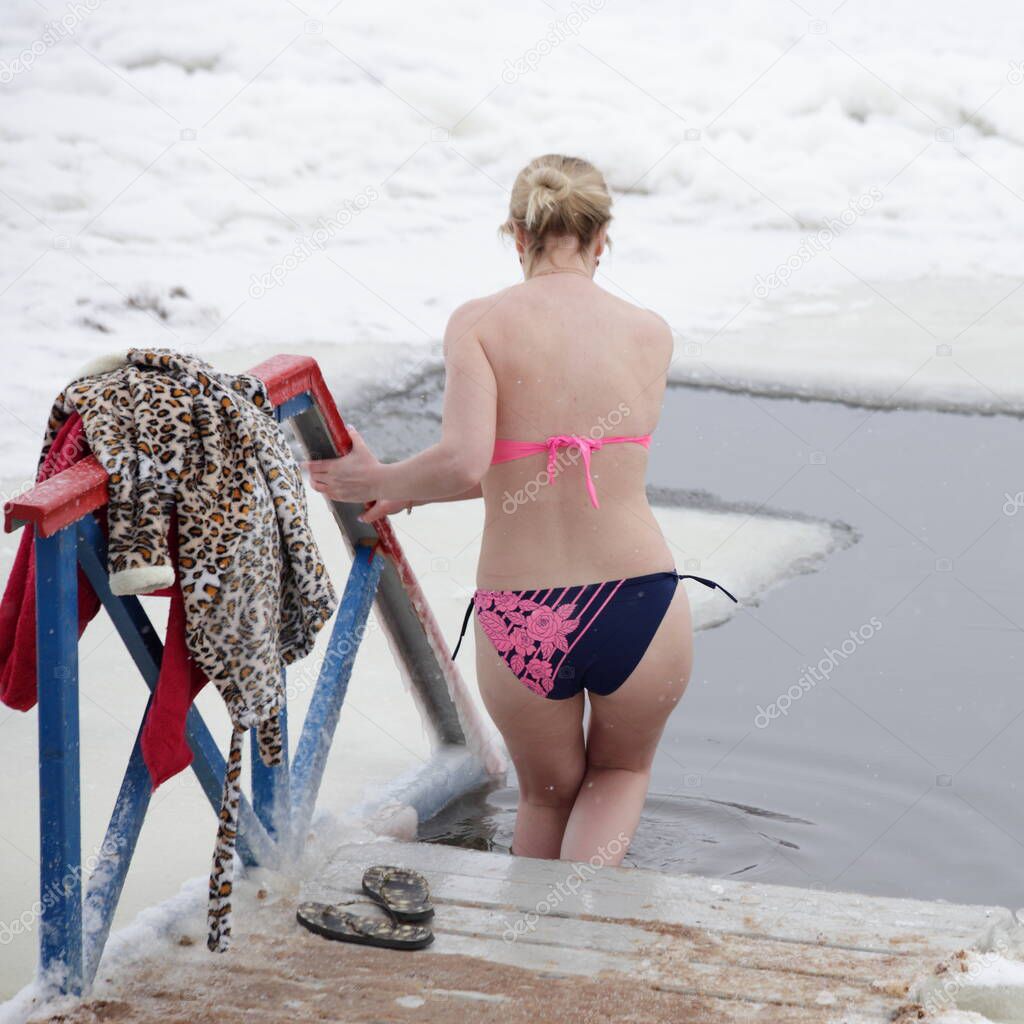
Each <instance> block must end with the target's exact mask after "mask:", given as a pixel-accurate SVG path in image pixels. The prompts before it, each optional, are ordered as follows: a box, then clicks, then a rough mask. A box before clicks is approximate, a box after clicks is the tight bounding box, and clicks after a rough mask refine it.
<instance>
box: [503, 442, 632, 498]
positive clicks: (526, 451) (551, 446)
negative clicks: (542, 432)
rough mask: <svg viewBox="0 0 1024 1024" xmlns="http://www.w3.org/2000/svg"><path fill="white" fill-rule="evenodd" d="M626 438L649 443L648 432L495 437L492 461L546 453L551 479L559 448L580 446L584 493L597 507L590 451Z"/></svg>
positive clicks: (550, 478) (509, 460) (555, 470)
mask: <svg viewBox="0 0 1024 1024" xmlns="http://www.w3.org/2000/svg"><path fill="white" fill-rule="evenodd" d="M626 441H629V442H631V443H632V444H642V445H643V446H644V447H645V448H650V446H651V435H650V434H644V435H643V436H642V437H601V438H594V437H580V436H579V435H578V434H553V435H552V436H551V437H549V438H548V439H547V440H545V441H506V440H505V439H504V438H500V437H499V438H498V439H497V440H496V441H495V442H494V455H493V457H492V458H491V465H492V466H494V465H497V464H498V463H499V462H511V461H512V460H513V459H525V458H526V456H527V455H539V454H540V453H541V452H547V453H548V479H549V480H552V481H553V480H554V479H555V477H556V476H557V475H558V474H557V470H558V467H557V465H556V461H557V459H558V449H559V448H579V450H580V452H581V453H582V455H583V468H584V469H585V470H586V474H587V493H588V494H589V495H590V503H591V505H593V506H594V508H600V507H601V506H600V505H598V503H597V491H596V490H595V489H594V481H593V478H592V477H591V475H590V453H591V452H596V451H597V450H598V449H600V448H603V447H604V446H605V445H606V444H622V443H623V442H626Z"/></svg>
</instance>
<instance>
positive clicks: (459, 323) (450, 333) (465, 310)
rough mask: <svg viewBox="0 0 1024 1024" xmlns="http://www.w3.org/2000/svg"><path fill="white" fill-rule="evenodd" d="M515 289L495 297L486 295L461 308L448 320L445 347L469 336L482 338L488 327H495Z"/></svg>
mask: <svg viewBox="0 0 1024 1024" xmlns="http://www.w3.org/2000/svg"><path fill="white" fill-rule="evenodd" d="M514 290H515V289H514V288H503V289H502V290H501V291H500V292H495V293H494V294H493V295H484V296H482V297H481V298H478V299H470V300H469V301H468V302H464V303H463V304H462V305H461V306H459V307H458V308H457V309H456V310H455V311H454V312H453V313H452V315H451V316H450V317H449V318H448V327H447V329H446V330H445V345H446V346H448V345H450V344H452V343H454V342H456V341H458V340H459V339H460V338H464V337H467V336H473V337H477V338H479V337H480V334H481V333H482V332H483V331H486V330H487V328H488V326H493V325H494V324H495V323H496V322H497V319H498V317H499V315H500V312H499V311H500V310H501V308H502V306H503V305H506V304H507V300H508V298H509V296H510V293H511V292H513V291H514Z"/></svg>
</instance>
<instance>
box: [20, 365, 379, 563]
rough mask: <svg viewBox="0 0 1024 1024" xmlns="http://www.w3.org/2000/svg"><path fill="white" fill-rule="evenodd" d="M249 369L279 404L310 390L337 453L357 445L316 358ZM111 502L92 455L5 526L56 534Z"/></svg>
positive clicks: (33, 493) (38, 492)
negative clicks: (28, 527)
mask: <svg viewBox="0 0 1024 1024" xmlns="http://www.w3.org/2000/svg"><path fill="white" fill-rule="evenodd" d="M249 373H251V374H252V375H253V376H254V377H259V379H260V380H262V381H263V382H264V384H266V386H267V393H268V394H269V396H270V401H271V402H272V403H273V404H274V405H275V406H278V405H282V404H284V403H285V402H287V401H288V400H289V399H291V398H296V397H297V396H298V395H302V394H306V393H308V394H309V396H310V398H311V399H312V401H313V404H314V405H315V406H316V407H317V409H319V411H320V415H321V416H323V419H324V423H325V424H326V426H327V430H328V432H329V433H330V435H331V440H332V441H333V442H334V447H335V448H336V449H337V451H338V454H339V455H344V454H345V453H346V452H348V451H349V449H350V448H351V447H352V441H351V439H350V438H349V435H348V431H347V430H346V429H345V423H344V421H343V420H342V418H341V414H340V413H339V412H338V407H337V406H336V405H335V404H334V398H333V397H332V396H331V393H330V391H328V390H327V384H326V382H325V381H324V376H323V373H322V372H321V371H320V366H319V364H318V363H317V361H316V360H315V359H313V358H312V357H311V356H285V355H282V356H273V357H272V358H270V359H268V360H266V361H265V362H262V363H260V364H259V366H254V367H253V368H252V369H251V370H250V371H249ZM106 503H107V473H106V471H105V470H104V469H103V467H102V466H101V465H100V464H99V462H97V461H96V458H95V457H94V456H91V455H90V456H89V457H88V458H85V459H83V460H82V461H81V462H78V463H76V464H75V465H74V466H72V467H71V468H70V469H66V470H64V472H62V473H58V474H57V475H56V476H53V477H50V479H49V480H44V481H43V482H42V483H40V484H36V486H35V487H33V488H32V489H31V490H29V491H26V492H25V493H24V494H21V495H19V496H18V497H17V498H14V499H12V500H11V501H9V502H7V504H6V505H5V506H4V529H5V530H6V531H7V532H8V533H10V532H11V531H13V530H16V529H18V528H19V527H21V526H24V525H25V524H30V525H31V526H33V527H34V528H35V530H36V533H37V535H38V536H41V537H51V536H53V534H55V533H56V532H57V531H58V530H60V529H62V528H63V527H65V526H68V525H70V524H71V523H74V522H76V521H77V520H79V519H81V518H82V516H84V515H87V514H88V513H89V512H93V511H95V510H96V509H98V508H101V507H102V506H103V505H105V504H106ZM381 525H383V527H384V528H383V529H380V528H378V530H377V532H378V534H379V535H380V538H381V541H382V545H383V546H384V547H385V548H386V549H387V548H390V547H391V545H390V543H389V541H390V539H391V536H392V534H391V529H390V527H389V526H387V525H386V524H381Z"/></svg>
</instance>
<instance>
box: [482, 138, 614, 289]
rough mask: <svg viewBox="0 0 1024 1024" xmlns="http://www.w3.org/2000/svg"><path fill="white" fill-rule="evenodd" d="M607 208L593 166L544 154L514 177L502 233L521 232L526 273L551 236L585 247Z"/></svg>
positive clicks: (604, 192) (601, 223)
mask: <svg viewBox="0 0 1024 1024" xmlns="http://www.w3.org/2000/svg"><path fill="white" fill-rule="evenodd" d="M611 205H612V197H611V195H610V194H609V192H608V186H607V185H606V184H605V180H604V178H603V177H602V175H601V172H600V171H598V170H597V168H596V167H594V165H593V164H591V163H589V162H588V161H586V160H583V159H582V158H580V157H572V156H561V155H559V154H557V153H548V154H547V155H546V156H539V157H537V158H536V159H535V160H531V161H530V163H528V164H527V165H526V166H525V167H524V168H523V169H522V170H521V171H520V172H519V174H518V175H516V180H515V183H514V184H513V186H512V194H511V196H510V199H509V209H508V219H507V220H506V221H505V223H504V224H503V225H502V227H501V230H502V231H503V232H505V233H506V234H510V235H514V234H515V233H516V232H517V231H520V230H521V231H523V232H525V233H526V235H527V236H528V237H527V238H526V241H525V251H524V264H523V265H524V266H525V267H526V269H527V271H529V269H530V267H531V266H532V265H533V262H534V260H535V259H536V258H537V256H538V255H539V254H540V253H541V252H543V251H544V246H545V244H546V242H547V240H548V238H550V237H553V236H559V237H565V236H569V237H572V238H575V239H576V242H577V245H578V246H579V248H581V249H583V248H586V247H587V246H589V245H590V243H591V242H592V241H593V240H594V238H595V236H596V235H597V233H598V232H599V231H600V230H601V229H602V228H604V227H605V226H606V225H607V224H608V222H609V221H610V220H611V219H612V214H611Z"/></svg>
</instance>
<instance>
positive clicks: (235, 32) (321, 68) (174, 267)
mask: <svg viewBox="0 0 1024 1024" xmlns="http://www.w3.org/2000/svg"><path fill="white" fill-rule="evenodd" d="M327 7H328V5H327V4H326V2H325V3H324V4H323V5H316V6H315V7H310V8H308V9H307V8H306V5H295V4H288V3H283V2H273V0H267V2H265V3H263V4H261V5H259V6H258V11H253V10H252V8H251V5H249V4H243V3H242V0H225V2H223V3H220V4H217V5H216V6H215V8H214V9H212V10H211V9H209V8H208V5H205V4H204V5H200V4H199V3H198V2H197V0H183V3H180V4H174V5H165V6H163V7H160V8H158V9H155V10H150V9H149V8H148V7H147V8H145V9H144V8H141V7H139V6H138V5H134V4H131V3H130V2H129V0H79V2H77V3H69V4H67V6H66V7H62V6H60V5H59V4H58V3H57V0H39V2H36V0H11V3H9V4H8V5H7V6H6V9H5V21H4V25H3V26H2V28H0V87H2V88H3V91H4V94H5V95H4V101H5V102H4V104H3V113H2V117H0V225H2V227H3V229H4V234H5V238H6V242H5V245H4V247H3V251H2V253H0V327H2V329H3V335H4V337H5V338H6V339H7V342H8V343H7V346H6V354H7V379H8V381H10V382H12V383H11V384H8V385H7V386H5V387H4V389H3V392H2V394H0V403H2V405H3V407H4V408H5V409H6V411H7V412H8V414H9V423H8V426H9V428H10V429H9V430H8V431H6V432H5V435H4V438H3V442H2V444H0V473H3V474H4V475H14V476H23V475H25V474H27V473H28V472H30V470H31V467H32V461H33V458H34V452H32V450H31V449H33V448H34V446H35V445H36V444H37V443H38V437H39V434H40V431H41V426H42V422H43V418H44V416H45V412H46V409H47V407H48V405H49V402H50V400H51V399H52V396H53V393H54V391H55V390H56V389H58V388H59V387H60V386H61V385H62V384H63V383H64V382H65V380H66V378H67V377H68V375H69V374H70V372H71V371H72V369H73V368H74V367H75V366H77V365H78V364H80V363H81V362H82V361H83V360H84V359H86V358H88V357H91V356H95V355H97V354H101V353H103V352H106V351H108V350H109V349H110V348H112V347H122V348H123V347H124V346H125V345H129V344H154V343H159V344H167V345H172V346H177V347H180V348H185V349H190V350H198V351H202V352H210V353H213V352H219V351H225V350H228V351H237V350H240V349H252V348H256V347H261V346H266V347H268V348H270V349H271V350H275V351H278V350H280V349H282V348H285V349H288V348H291V349H294V350H300V351H304V350H306V349H308V348H309V347H310V346H319V347H321V348H323V349H325V350H328V351H331V352H332V353H333V355H335V356H336V358H337V363H336V365H339V366H342V365H343V366H344V367H345V369H346V371H347V373H346V378H347V380H348V385H347V386H348V387H350V388H353V389H354V388H357V387H363V386H365V384H366V382H367V381H368V380H369V379H372V378H373V377H374V376H375V375H376V374H379V373H382V372H386V373H388V374H389V375H391V379H392V381H393V382H394V383H401V382H402V380H403V379H405V373H404V372H403V369H404V370H405V371H406V372H407V373H410V374H411V373H412V372H413V371H414V370H415V368H416V364H415V361H409V360H407V359H403V358H394V357H393V356H391V355H389V352H388V350H389V349H391V348H392V347H393V346H394V347H397V348H398V349H401V350H402V353H403V356H404V354H405V352H406V351H407V349H408V348H409V347H413V348H418V349H420V354H419V356H418V357H417V358H418V359H422V360H424V361H425V362H426V363H428V364H431V363H436V361H437V351H436V344H432V343H436V340H437V339H438V338H439V337H440V335H441V332H442V330H443V325H444V321H445V319H446V317H447V315H448V313H449V312H450V311H451V310H452V308H454V307H455V306H456V305H458V304H459V303H460V302H462V301H464V300H465V299H466V298H467V297H470V296H472V295H473V294H480V293H485V292H488V291H492V290H495V289H497V288H499V287H502V286H504V285H506V284H508V283H510V282H511V281H512V280H513V279H514V273H513V271H514V269H515V262H514V258H513V256H512V255H511V254H510V253H509V251H508V250H507V248H505V247H503V245H502V243H500V242H499V241H498V240H497V238H496V237H495V233H494V229H495V227H496V226H497V224H498V223H499V222H500V220H501V219H502V217H503V214H504V206H505V203H506V201H507V190H508V188H509V185H510V183H511V181H512V178H513V177H514V175H515V173H516V171H517V170H518V169H519V167H520V166H521V165H522V164H523V163H524V162H525V160H526V159H528V158H529V157H530V156H532V155H535V154H536V153H538V152H544V151H550V150H553V149H557V150H564V151H570V152H581V153H584V154H585V155H588V156H589V157H591V158H592V159H594V160H595V161H596V162H597V164H598V165H599V166H601V167H602V168H603V169H604V170H605V172H606V174H607V177H608V179H609V181H610V183H611V185H612V187H613V189H614V190H615V192H616V198H617V204H616V221H615V223H614V225H613V237H614V241H615V246H614V251H613V253H612V254H610V255H609V257H608V258H607V259H605V260H603V261H602V271H601V283H602V284H604V285H605V286H606V287H608V288H610V289H612V290H614V291H618V292H620V293H621V294H623V295H626V296H628V297H632V298H633V299H635V300H636V301H638V302H640V303H642V304H643V305H647V306H650V307H652V308H655V309H657V310H659V311H660V312H661V313H662V314H663V315H664V316H665V317H666V318H667V319H668V320H669V321H670V322H671V323H672V324H673V326H674V328H675V329H676V331H677V335H678V343H679V351H680V354H681V355H682V356H683V358H681V359H680V361H679V362H678V363H677V366H676V368H675V373H676V374H677V376H678V377H679V378H680V379H695V380H700V381H703V382H706V383H722V382H720V381H717V380H716V377H715V375H716V374H717V375H721V377H722V378H723V381H724V382H725V383H726V384H727V385H728V386H756V387H775V388H783V389H798V390H800V391H809V392H813V391H815V390H817V389H821V390H823V391H825V392H826V393H829V394H830V395H831V394H833V393H836V392H837V393H838V396H839V397H842V398H848V399H852V400H857V401H861V400H871V401H875V402H880V401H884V400H886V396H889V395H890V394H891V393H892V392H893V391H894V390H896V389H897V388H899V386H900V385H902V384H903V383H904V381H905V380H906V379H907V377H908V376H909V375H910V374H911V373H912V372H913V371H914V370H915V369H916V368H917V367H918V366H919V365H920V363H921V362H922V361H923V360H924V359H925V357H926V355H927V350H928V346H930V348H931V349H932V351H933V353H934V348H935V345H936V344H943V343H949V342H951V341H952V340H953V339H952V337H951V336H947V333H946V332H945V331H942V330H939V331H936V332H935V333H936V335H937V337H938V339H939V340H938V341H935V339H931V338H929V336H928V335H927V334H924V333H922V332H921V331H920V330H919V329H918V328H917V327H916V326H915V322H920V321H921V317H922V315H923V309H924V308H925V307H924V306H923V305H922V304H921V303H917V302H915V301H913V298H912V297H908V290H909V291H910V292H913V289H914V288H917V287H919V286H921V285H928V284H930V285H931V286H932V287H933V288H935V289H937V290H941V287H942V282H943V281H944V280H946V279H953V280H956V281H957V282H962V289H963V294H964V303H963V306H964V312H965V313H966V314H967V316H966V321H967V323H970V322H971V321H973V320H975V319H978V323H977V324H975V325H974V326H973V327H971V328H970V329H969V330H968V332H967V333H966V334H965V335H964V336H963V337H962V338H961V339H960V341H961V345H962V347H963V366H964V369H963V370H962V369H960V368H959V367H957V366H955V365H954V363H953V362H952V361H950V360H949V359H948V358H947V360H946V362H945V363H940V364H939V365H938V366H937V367H935V368H933V369H932V370H929V371H928V372H926V373H924V374H922V375H921V376H918V377H917V378H915V382H914V384H915V386H914V388H912V389H910V391H909V392H906V393H903V394H901V396H900V397H901V398H905V399H906V400H908V401H909V400H913V401H915V402H920V403H923V404H928V403H929V402H931V401H933V400H934V401H943V402H945V401H948V400H951V399H956V400H957V401H962V403H963V404H966V405H967V406H971V407H973V406H975V405H981V406H984V405H986V404H992V403H993V396H992V395H991V394H990V393H988V392H986V391H985V390H984V387H983V386H982V385H979V384H978V381H979V380H980V381H981V382H982V383H983V385H984V386H987V387H989V388H991V389H992V391H994V392H996V393H998V394H1000V395H1001V396H1002V399H1001V400H1002V401H1003V404H1004V405H1005V406H1007V407H1009V408H1011V409H1013V410H1016V411H1018V412H1019V411H1021V409H1024V393H1022V390H1021V389H1024V384H1021V383H1020V382H1021V381H1022V380H1024V373H1021V372H1020V370H1021V369H1022V365H1021V361H1022V360H1024V356H1022V355H1021V348H1020V346H1011V345H1010V344H1009V343H1008V340H1007V337H1006V336H1007V333H1008V331H1009V330H1010V329H1013V328H1016V327H1019V325H1020V323H1021V320H1022V313H1021V309H1022V306H1021V303H1022V302H1024V295H1022V294H1020V293H1018V294H1017V295H1016V296H1014V297H1011V298H1009V299H1005V301H1004V303H1003V304H1002V306H1000V309H1001V311H1002V314H1003V315H1004V317H1005V318H1006V322H1005V323H1002V322H1000V323H998V324H995V325H994V324H992V323H990V322H989V320H988V319H987V318H986V317H985V316H984V314H986V312H987V311H988V310H989V309H990V307H992V306H993V304H995V303H996V302H998V300H999V299H1000V298H1001V297H1003V296H1005V295H1006V294H1007V293H1008V292H1009V291H1010V288H1011V287H1012V285H1013V284H1014V283H1015V281H1014V280H1013V279H1014V276H1015V272H1016V262H1015V259H1014V252H1015V249H1014V248H1012V247H1014V246H1015V245H1016V238H1015V235H1017V234H1018V233H1019V228H1020V226H1021V223H1022V208H1021V196H1020V195H1019V194H1018V191H1017V190H1016V186H1015V185H1014V182H1017V181H1019V180H1021V173H1022V170H1024V151H1022V149H1021V146H1020V142H1021V136H1020V127H1019V117H1018V116H1017V114H1018V111H1019V108H1020V102H1021V97H1022V96H1024V82H1022V80H1024V73H1022V72H1021V70H1020V63H1019V62H1020V60H1021V57H1022V55H1021V54H1019V53H1014V52H1012V51H1011V50H1009V49H1008V48H1007V45H1006V43H1005V41H1006V40H1009V39H1013V38H1020V37H1021V28H1022V27H1024V25H1022V23H1024V11H1022V9H1021V8H1020V6H1019V5H1014V4H1010V3H1009V2H1008V0H986V2H982V3H980V4H979V5H977V6H976V7H974V8H972V16H971V18H970V19H964V18H963V16H962V12H961V8H960V6H959V5H958V4H955V3H954V2H953V0H941V2H939V3H936V4H933V5H930V7H929V16H928V18H927V19H924V18H921V17H920V15H919V13H918V12H916V11H915V10H914V9H913V8H912V7H909V6H906V7H901V6H900V5H892V4H887V3H883V2H882V0H863V2H860V3H857V4H855V5H842V6H841V7H840V8H837V9H835V10H834V11H833V10H832V7H831V5H829V6H828V8H827V9H826V8H822V9H821V10H818V9H810V8H804V7H803V6H802V5H799V4H792V5H777V6H776V5H773V6H772V7H771V10H770V11H769V10H768V9H762V8H761V6H760V5H756V4H750V3H743V2H740V0H732V2H727V3H723V4H698V5H679V4H673V3H670V2H669V0H656V2H652V3H650V4H647V5H644V7H643V8H642V10H638V9H636V8H635V6H632V7H631V6H629V5H621V4H611V3H608V2H607V0H587V2H586V3H577V4H576V5H575V6H574V7H570V5H569V4H567V3H564V2H561V0H560V2H558V3H552V4H549V5H544V4H535V5H528V6H527V7H526V8H522V7H520V6H509V5H499V4H491V5H488V6H487V7H486V8H485V10H484V11H481V9H480V6H479V5H478V4H471V3H469V2H468V0H455V2H448V3H445V4H441V3H440V2H439V0H429V2H426V3H422V4H417V5H411V4H408V3H400V2H398V0H390V2H383V3H377V4H373V5H370V4H365V3H346V4H342V5H334V6H333V8H332V9H330V10H328V9H327ZM581 12H582V13H581ZM48 19H49V21H50V22H57V21H58V20H62V22H63V23H64V26H65V27H62V28H61V30H60V32H55V31H53V29H52V27H51V29H50V30H47V28H46V25H45V23H46V22H47V20H48ZM47 40H48V41H47ZM669 41H670V45H668V42H669ZM662 43H664V44H666V45H652V44H662ZM829 225H832V227H831V228H829ZM808 246H810V248H808ZM802 251H805V252H807V253H808V254H809V255H806V256H801V255H800V253H801V252H802ZM787 267H788V268H789V273H788V275H787V281H786V283H785V284H778V285H777V286H775V287H771V288H767V287H766V286H759V284H758V282H763V281H766V280H770V279H771V275H772V274H773V273H774V272H776V271H777V270H778V268H787ZM784 272H785V271H784ZM999 277H1002V278H1005V281H1004V282H1003V283H1002V284H1005V287H1003V286H1002V284H1001V285H1000V287H996V286H995V285H994V284H992V281H993V279H995V278H999ZM979 282H981V283H982V284H988V285H991V287H989V288H988V289H987V290H985V289H983V290H982V291H981V292H980V293H979V292H977V291H976V290H975V287H974V286H975V285H977V284H978V283H979ZM267 283H269V287H268V286H267ZM759 289H760V291H761V295H758V294H757V293H758V291H759ZM865 304H867V305H866V306H865ZM873 307H877V309H878V311H880V312H886V313H891V314H892V318H891V320H892V322H891V324H889V325H888V326H887V328H886V329H885V330H883V331H881V332H875V331H873V330H872V326H871V323H870V320H869V319H868V320H867V321H865V319H864V316H863V310H864V309H865V308H866V309H868V310H869V311H870V309H871V308H873ZM897 307H898V310H899V311H897ZM858 309H860V310H861V312H858ZM815 310H817V313H815V312H814V311H815ZM808 316H809V317H811V321H810V323H808V324H806V325H804V326H805V327H806V329H800V324H801V322H802V321H801V318H806V317H808ZM815 316H817V317H819V318H824V320H825V322H824V323H823V324H821V323H819V322H818V321H815V320H814V317H815ZM794 318H795V319H796V320H797V321H798V324H797V326H798V329H797V330H794V331H792V332H790V331H789V330H784V329H782V327H783V325H785V326H786V327H788V326H789V325H790V324H791V323H792V322H793V320H794ZM979 318H980V319H979ZM967 323H965V324H964V326H967ZM726 324H728V325H729V327H728V329H727V330H724V331H723V328H724V327H725V325H726ZM771 327H774V328H775V330H774V332H773V333H771V334H768V335H767V337H766V332H767V329H768V328H771ZM817 327H823V328H824V329H823V330H817V329H816V328H817ZM719 332H722V333H719ZM737 332H739V337H737V338H735V339H734V338H733V335H734V334H736V333H737ZM687 345H690V346H693V345H699V346H701V348H702V350H703V351H702V354H701V358H700V359H694V358H693V357H692V356H689V357H688V356H686V355H685V351H684V350H685V347H686V346H687ZM922 346H924V348H922ZM395 355H397V353H395ZM935 358H936V360H941V359H943V358H946V357H941V356H938V357H935ZM958 358H959V354H958V353H957V352H956V351H954V354H953V359H954V360H956V359H958ZM14 382H16V386H14ZM840 382H841V383H840ZM351 393H352V392H351V391H349V392H348V394H351ZM344 397H345V395H344V394H342V398H344ZM997 404H998V403H997Z"/></svg>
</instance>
